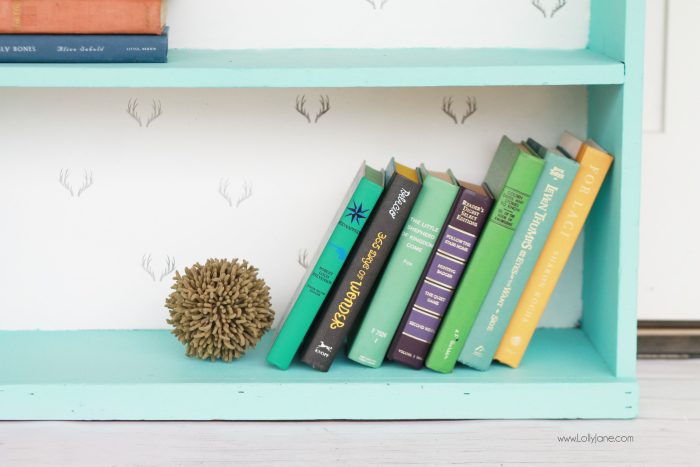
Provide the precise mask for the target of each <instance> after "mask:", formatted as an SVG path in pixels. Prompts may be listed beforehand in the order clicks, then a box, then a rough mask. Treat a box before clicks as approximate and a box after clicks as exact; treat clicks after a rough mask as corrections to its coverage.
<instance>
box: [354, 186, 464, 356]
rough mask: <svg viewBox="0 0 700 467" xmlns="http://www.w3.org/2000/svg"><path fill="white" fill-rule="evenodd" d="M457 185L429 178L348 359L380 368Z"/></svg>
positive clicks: (454, 195) (443, 222)
mask: <svg viewBox="0 0 700 467" xmlns="http://www.w3.org/2000/svg"><path fill="white" fill-rule="evenodd" d="M457 191H458V187H457V185H454V184H450V183H448V182H445V181H444V180H441V179H439V178H436V177H433V176H428V177H427V178H426V180H425V182H424V184H423V189H422V190H421V192H420V195H418V199H417V200H416V205H415V206H414V207H413V211H411V214H410V216H409V219H408V221H407V222H406V225H405V226H404V228H403V230H402V232H401V238H400V240H399V242H398V244H397V245H396V248H395V249H394V252H393V253H392V255H391V258H390V259H389V262H388V264H387V266H386V271H385V272H384V275H383V276H382V279H381V280H380V281H379V284H378V285H377V290H376V292H375V293H374V296H373V297H372V300H371V302H370V304H369V306H368V308H367V312H366V315H365V317H364V319H363V320H362V323H361V325H360V327H359V329H358V332H357V335H356V336H355V339H354V340H353V342H352V346H351V347H350V352H349V354H348V358H350V359H351V360H354V361H356V362H358V363H361V364H363V365H366V366H369V367H372V368H378V367H379V366H381V364H382V362H383V361H384V356H385V355H386V353H387V350H388V349H389V344H391V341H392V339H393V337H394V333H395V332H396V328H397V327H398V325H399V322H400V321H401V318H402V316H403V313H404V311H405V310H406V306H407V305H408V301H409V300H410V299H411V295H412V294H413V291H414V290H415V288H416V285H417V284H418V280H419V279H420V276H421V273H422V272H423V270H424V268H425V265H426V263H427V262H428V259H429V257H430V253H431V252H432V250H433V247H434V246H435V242H436V241H437V239H438V235H439V234H440V231H441V230H442V227H443V225H444V224H445V221H446V219H447V215H448V214H449V212H450V209H451V208H452V204H453V203H454V200H455V197H456V196H457Z"/></svg>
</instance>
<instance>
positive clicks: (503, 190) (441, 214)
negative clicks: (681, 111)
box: [267, 133, 613, 373]
mask: <svg viewBox="0 0 700 467" xmlns="http://www.w3.org/2000/svg"><path fill="white" fill-rule="evenodd" d="M612 160H613V158H612V156H610V155H609V154H608V153H606V152H605V151H604V150H602V149H601V148H600V147H598V146H597V145H596V144H595V143H594V142H592V141H587V142H582V141H580V140H578V139H577V138H575V137H574V136H572V135H571V134H569V133H565V134H564V135H563V136H562V138H561V141H560V143H559V145H558V146H557V148H552V149H548V148H545V147H543V146H541V145H540V144H538V143H537V142H536V141H534V140H532V139H529V140H528V141H526V142H524V143H521V144H517V143H514V142H513V141H511V140H510V139H508V138H507V137H505V136H504V137H503V138H502V140H501V142H500V144H499V146H498V150H497V151H496V155H495V156H494V158H493V161H492V163H491V166H490V168H489V170H488V173H487V175H486V179H485V181H484V183H483V184H482V185H475V184H470V183H465V182H462V181H459V180H457V179H456V178H455V176H454V175H453V173H452V172H451V171H447V172H444V173H437V172H431V171H428V170H426V169H425V167H424V166H421V167H420V168H419V169H417V170H414V169H411V168H409V167H406V166H404V165H401V164H398V163H396V162H395V161H393V160H392V161H391V162H390V163H389V166H388V168H387V169H386V171H379V170H375V169H372V168H370V167H368V166H366V165H365V164H363V165H362V167H361V169H360V171H359V173H358V174H357V176H356V177H355V180H354V182H353V183H352V185H351V187H350V189H349V191H348V192H347V195H346V199H345V200H344V201H343V203H342V204H341V208H340V210H339V211H338V212H337V213H336V216H335V218H334V219H333V221H332V223H331V226H330V228H329V230H328V232H327V234H326V236H325V238H324V241H323V242H322V245H321V248H320V249H319V252H318V253H317V254H316V257H315V258H314V259H313V261H312V263H311V264H310V265H309V268H308V270H307V274H306V276H305V277H304V278H303V280H302V282H301V284H300V285H299V288H298V289H297V291H296V293H295V295H294V297H293V299H292V301H291V303H290V306H289V308H288V310H287V314H286V316H285V317H284V321H283V322H282V324H281V325H280V328H279V331H278V333H277V336H276V338H275V341H274V343H273V345H272V348H271V349H270V352H269V354H268V357H267V360H268V362H269V363H271V364H273V365H275V366H277V367H279V368H281V369H286V368H288V367H289V366H290V364H291V363H292V361H293V359H294V357H295V355H296V354H297V353H300V355H301V360H302V362H304V363H305V364H307V365H309V366H311V367H312V368H315V369H317V370H321V371H327V370H328V369H329V368H330V366H331V364H332V362H333V360H334V359H335V357H336V356H337V355H338V352H340V351H341V349H342V348H343V347H344V346H345V345H346V343H347V349H348V358H349V359H350V360H353V361H355V362H357V363H359V364H362V365H365V366H367V367H372V368H378V367H379V366H381V365H382V363H383V362H384V360H385V359H388V360H393V361H395V362H399V363H401V364H404V365H408V366H409V367H413V368H417V369H419V368H422V367H423V366H427V367H428V368H430V369H432V370H435V371H439V372H442V373H449V372H451V371H452V370H453V368H454V367H455V364H456V363H457V361H459V362H461V363H463V364H465V365H468V366H470V367H472V368H476V369H479V370H486V369H488V368H489V366H490V365H491V362H492V361H493V360H494V359H495V360H498V361H500V362H502V363H504V364H506V365H509V366H511V367H513V368H516V367H517V366H518V365H519V364H520V361H521V359H522V358H523V355H524V353H525V350H526V348H527V346H528V344H529V342H530V339H531V337H532V335H533V334H534V332H535V328H536V325H537V322H538V320H539V318H540V317H541V315H542V313H543V312H544V309H545V306H546V305H547V302H548V300H549V297H550V296H551V294H552V291H553V290H554V286H555V285H556V283H557V281H558V279H559V276H560V275H561V272H562V270H563V268H564V265H565V263H566V261H567V259H568V257H569V254H570V253H571V250H572V249H573V247H574V243H575V242H576V239H577V237H578V235H579V233H580V232H581V230H582V228H583V225H584V222H585V220H586V217H587V216H588V213H589V211H590V209H591V207H592V205H593V202H594V200H595V198H596V196H597V194H598V191H599V189H600V187H601V185H602V183H603V180H604V179H605V176H606V174H607V172H608V169H609V167H610V165H611V164H612Z"/></svg>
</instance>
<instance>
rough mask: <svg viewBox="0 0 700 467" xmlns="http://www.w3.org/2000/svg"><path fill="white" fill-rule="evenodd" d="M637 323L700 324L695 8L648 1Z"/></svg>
mask: <svg viewBox="0 0 700 467" xmlns="http://www.w3.org/2000/svg"><path fill="white" fill-rule="evenodd" d="M647 8H648V10H647V44H646V51H647V53H646V57H645V58H646V67H645V78H646V82H645V115H644V128H645V133H644V159H643V164H642V216H641V225H640V242H641V245H640V274H639V308H638V309H639V318H640V319H676V320H700V307H699V306H698V305H697V301H696V299H695V287H696V286H697V285H696V282H697V278H698V272H697V264H700V247H699V246H698V241H697V231H696V230H695V227H696V225H697V220H696V219H697V210H696V209H695V207H694V201H695V200H697V199H698V198H700V183H698V173H700V158H698V154H697V152H698V151H697V150H696V149H695V146H696V141H695V140H696V136H697V133H698V125H700V117H699V116H698V108H700V95H699V94H698V83H700V54H698V48H699V47H700V40H699V39H698V35H697V18H699V17H700V2H693V1H687V0H654V1H648V2H647Z"/></svg>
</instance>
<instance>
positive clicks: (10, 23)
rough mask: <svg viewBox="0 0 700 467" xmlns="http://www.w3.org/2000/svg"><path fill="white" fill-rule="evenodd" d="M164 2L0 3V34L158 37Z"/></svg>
mask: <svg viewBox="0 0 700 467" xmlns="http://www.w3.org/2000/svg"><path fill="white" fill-rule="evenodd" d="M164 25H165V2H164V0H0V34H160V33H161V32H162V31H163V26H164Z"/></svg>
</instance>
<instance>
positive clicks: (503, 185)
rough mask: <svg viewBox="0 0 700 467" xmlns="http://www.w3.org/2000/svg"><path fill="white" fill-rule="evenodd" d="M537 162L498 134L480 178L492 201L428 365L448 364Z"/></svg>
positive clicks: (447, 368) (516, 218)
mask: <svg viewBox="0 0 700 467" xmlns="http://www.w3.org/2000/svg"><path fill="white" fill-rule="evenodd" d="M543 167H544V160H543V159H542V158H541V157H539V156H538V155H536V154H533V153H532V152H531V151H530V150H529V149H528V148H527V147H525V146H524V145H522V144H515V143H513V142H512V141H511V140H510V139H508V137H507V136H504V137H503V138H502V139H501V143H500V144H499V145H498V149H497V150H496V155H495V156H494V158H493V160H492V161H491V166H490V167H489V170H488V172H487V174H486V181H485V184H486V185H487V186H488V188H489V189H490V190H491V192H492V193H493V195H494V198H495V199H496V204H495V205H494V207H493V209H491V214H490V215H489V220H488V222H487V223H486V226H485V227H484V230H483V231H482V232H481V237H480V238H479V242H478V243H477V245H476V249H475V250H474V254H473V255H472V258H471V260H470V261H469V265H468V266H467V270H466V271H465V272H464V275H462V280H461V281H460V283H459V286H458V287H457V290H456V292H455V294H454V296H453V297H452V302H451V303H450V306H449V308H448V309H447V313H446V314H445V317H444V318H443V321H442V325H441V326H440V329H439V330H438V333H437V336H436V337H435V340H434V341H433V346H432V347H431V348H430V352H429V353H428V358H427V359H426V361H425V366H427V367H428V368H430V369H431V370H435V371H439V372H441V373H450V372H451V371H452V370H453V369H454V367H455V364H456V363H457V357H458V356H459V354H460V352H461V351H462V348H463V347H464V343H465V342H466V338H467V336H468V335H469V331H471V328H472V325H473V324H474V320H475V319H476V315H477V313H478V312H479V308H480V307H481V304H482V303H483V301H484V298H486V294H487V293H488V291H489V287H490V286H491V283H492V282H493V279H494V277H495V276H496V272H497V271H498V267H499V266H500V264H501V261H502V260H503V257H504V255H505V254H506V250H507V249H508V245H510V241H511V240H512V239H513V233H514V232H515V229H516V228H517V226H518V223H519V222H520V218H521V217H522V214H523V211H525V206H526V205H527V202H528V201H529V199H530V196H531V195H532V191H533V190H534V189H535V185H536V184H537V180H538V179H539V177H540V174H541V173H542V168H543Z"/></svg>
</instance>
